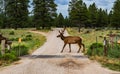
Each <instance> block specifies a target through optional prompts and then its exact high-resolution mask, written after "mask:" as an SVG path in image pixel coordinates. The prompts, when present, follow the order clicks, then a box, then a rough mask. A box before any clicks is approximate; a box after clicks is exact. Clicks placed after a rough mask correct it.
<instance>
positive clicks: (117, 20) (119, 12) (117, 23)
mask: <svg viewBox="0 0 120 74" xmlns="http://www.w3.org/2000/svg"><path fill="white" fill-rule="evenodd" d="M112 26H113V27H115V28H116V29H118V28H119V27H120V0H116V1H115V3H114V6H113V15H112Z"/></svg>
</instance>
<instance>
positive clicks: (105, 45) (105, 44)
mask: <svg viewBox="0 0 120 74" xmlns="http://www.w3.org/2000/svg"><path fill="white" fill-rule="evenodd" d="M103 46H104V56H107V39H106V37H104V41H103Z"/></svg>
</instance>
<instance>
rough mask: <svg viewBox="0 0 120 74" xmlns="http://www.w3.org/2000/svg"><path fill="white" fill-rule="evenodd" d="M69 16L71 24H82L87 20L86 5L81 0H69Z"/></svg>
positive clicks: (79, 25)
mask: <svg viewBox="0 0 120 74" xmlns="http://www.w3.org/2000/svg"><path fill="white" fill-rule="evenodd" d="M69 18H70V20H71V21H72V23H73V24H75V25H77V26H78V27H79V32H80V28H81V26H84V25H85V23H86V21H87V7H86V4H85V3H83V1H82V0H71V1H70V3H69Z"/></svg>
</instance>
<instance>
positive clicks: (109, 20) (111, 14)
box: [108, 10, 113, 26]
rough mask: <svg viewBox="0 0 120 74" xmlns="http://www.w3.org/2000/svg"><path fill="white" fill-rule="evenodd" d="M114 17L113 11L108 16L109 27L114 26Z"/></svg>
mask: <svg viewBox="0 0 120 74" xmlns="http://www.w3.org/2000/svg"><path fill="white" fill-rule="evenodd" d="M112 16H113V11H112V10H111V11H110V12H109V15H108V26H112Z"/></svg>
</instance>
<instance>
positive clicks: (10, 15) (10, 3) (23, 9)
mask: <svg viewBox="0 0 120 74" xmlns="http://www.w3.org/2000/svg"><path fill="white" fill-rule="evenodd" d="M28 3H29V0H5V4H6V6H5V13H6V17H7V21H8V22H9V25H6V27H14V28H15V29H17V28H18V27H25V25H27V21H28Z"/></svg>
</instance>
